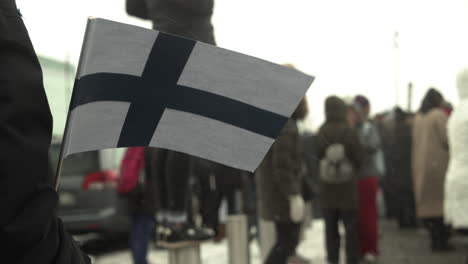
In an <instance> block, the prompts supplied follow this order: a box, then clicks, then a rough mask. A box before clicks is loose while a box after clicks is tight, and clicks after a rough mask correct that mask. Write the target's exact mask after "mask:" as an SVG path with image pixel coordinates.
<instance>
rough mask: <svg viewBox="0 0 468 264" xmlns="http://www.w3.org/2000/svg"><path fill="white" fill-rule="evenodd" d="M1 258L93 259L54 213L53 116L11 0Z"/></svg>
mask: <svg viewBox="0 0 468 264" xmlns="http://www.w3.org/2000/svg"><path fill="white" fill-rule="evenodd" d="M0 32H1V33H0V46H1V52H0V62H1V63H0V87H1V88H0V98H1V99H0V101H1V103H0V146H2V152H1V154H0V186H2V188H3V190H2V191H1V192H0V212H1V214H0V260H1V262H2V263H16V264H18V263H19V264H23V263H24V264H29V263H41V264H70V263H71V264H82V263H90V260H89V258H88V257H86V256H85V255H84V254H83V253H82V252H81V250H80V249H79V247H78V246H77V244H76V243H75V242H74V240H73V238H72V237H71V236H70V235H69V234H68V233H67V232H66V231H65V230H64V229H63V225H62V222H61V221H60V220H59V219H58V218H57V216H56V209H57V201H58V196H57V193H56V192H55V190H54V187H53V186H54V185H53V176H52V175H51V173H50V165H49V164H50V163H49V157H48V152H49V146H50V141H51V134H52V116H51V113H50V110H49V106H48V103H47V98H46V94H45V92H44V87H43V84H42V72H41V68H40V65H39V62H38V60H37V57H36V54H35V52H34V50H33V47H32V45H31V42H30V40H29V37H28V34H27V31H26V28H25V27H24V24H23V21H22V20H21V17H20V15H19V13H18V11H17V9H16V5H15V2H14V1H13V0H2V1H0Z"/></svg>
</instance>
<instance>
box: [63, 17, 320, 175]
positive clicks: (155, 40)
mask: <svg viewBox="0 0 468 264" xmlns="http://www.w3.org/2000/svg"><path fill="white" fill-rule="evenodd" d="M312 81H313V77H310V76H308V75H305V74H303V73H300V72H298V71H296V70H293V69H289V68H285V67H282V66H279V65H276V64H273V63H270V62H267V61H264V60H260V59H257V58H254V57H250V56H247V55H243V54H239V53H236V52H233V51H229V50H226V49H222V48H218V47H215V46H212V45H208V44H205V43H202V42H198V41H194V40H189V39H185V38H181V37H177V36H173V35H169V34H166V33H162V32H158V31H154V30H149V29H144V28H140V27H136V26H131V25H126V24H121V23H117V22H113V21H109V20H104V19H90V20H89V21H88V25H87V29H86V34H85V39H84V43H83V48H82V53H81V57H80V62H79V66H78V71H77V76H76V81H75V85H74V89H73V95H72V100H71V103H70V111H69V114H68V120H67V126H66V127H67V128H66V131H65V137H64V146H63V155H64V156H65V157H66V156H67V155H70V154H72V153H78V152H83V151H91V150H99V149H106V148H119V147H130V146H153V147H159V148H166V149H171V150H175V151H179V152H184V153H187V154H190V155H194V156H198V157H202V158H205V159H208V160H212V161H215V162H219V163H222V164H225V165H228V166H230V167H234V168H238V169H242V170H247V171H254V170H255V169H256V168H257V166H258V165H259V164H260V162H261V161H262V160H263V158H264V156H265V154H266V153H267V151H268V149H269V148H270V147H271V145H272V143H273V142H274V140H275V139H276V137H277V136H278V134H279V132H280V131H281V129H282V127H283V126H284V125H285V124H286V122H287V120H288V118H289V117H290V116H291V114H292V113H293V111H294V110H295V108H296V107H297V105H298V104H299V102H300V101H301V99H302V98H303V97H304V96H305V94H306V91H307V89H308V88H309V86H310V85H311V83H312Z"/></svg>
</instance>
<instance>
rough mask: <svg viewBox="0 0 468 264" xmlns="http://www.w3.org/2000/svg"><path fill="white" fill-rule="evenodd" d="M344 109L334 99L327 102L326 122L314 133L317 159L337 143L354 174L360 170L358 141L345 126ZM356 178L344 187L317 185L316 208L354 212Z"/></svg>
mask: <svg viewBox="0 0 468 264" xmlns="http://www.w3.org/2000/svg"><path fill="white" fill-rule="evenodd" d="M346 111H347V107H346V105H345V103H344V102H343V100H341V99H339V98H337V97H331V98H328V99H327V101H326V105H325V112H326V121H325V124H323V125H322V127H321V128H320V130H319V133H318V147H317V157H318V158H319V160H322V159H323V158H325V153H326V150H327V148H328V147H329V146H330V145H332V144H336V143H340V144H342V145H343V146H344V148H345V153H346V157H347V158H348V159H349V160H350V161H351V163H352V165H353V167H354V170H355V171H356V174H357V171H358V170H359V169H360V168H361V167H362V162H363V160H362V159H363V157H362V149H361V145H360V143H359V138H358V136H357V134H356V132H355V131H354V130H353V129H351V127H350V126H349V125H348V124H347V122H346ZM356 182H357V176H356V177H354V178H353V179H352V180H350V181H348V182H344V183H338V184H332V183H326V182H324V181H322V180H321V181H320V196H319V197H320V204H321V206H322V208H325V209H343V210H356V209H357V206H358V196H357V185H356V184H357V183H356Z"/></svg>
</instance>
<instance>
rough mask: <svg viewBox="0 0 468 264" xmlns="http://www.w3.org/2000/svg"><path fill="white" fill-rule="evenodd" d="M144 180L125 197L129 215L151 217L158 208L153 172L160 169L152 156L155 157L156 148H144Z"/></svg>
mask: <svg viewBox="0 0 468 264" xmlns="http://www.w3.org/2000/svg"><path fill="white" fill-rule="evenodd" d="M144 153H145V154H144V155H145V173H144V175H145V178H144V180H143V181H142V182H139V183H138V185H137V186H136V187H135V188H134V189H133V190H131V191H130V192H129V193H128V194H126V195H125V196H126V197H127V198H128V201H129V213H130V214H145V215H151V216H153V215H154V214H155V213H156V209H157V208H158V206H159V199H158V195H159V191H158V188H159V186H158V184H157V179H156V177H154V175H155V174H157V173H156V172H155V171H156V170H158V169H160V168H161V166H159V164H155V162H154V161H155V160H157V159H155V158H154V156H155V155H157V149H156V148H151V147H148V148H145V152H144Z"/></svg>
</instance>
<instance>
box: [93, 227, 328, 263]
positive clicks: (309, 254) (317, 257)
mask: <svg viewBox="0 0 468 264" xmlns="http://www.w3.org/2000/svg"><path fill="white" fill-rule="evenodd" d="M298 253H299V254H301V255H302V256H304V257H306V258H309V259H311V260H312V263H313V264H322V263H325V261H324V256H325V249H324V239H323V222H322V221H321V220H317V221H314V223H313V225H312V228H309V229H308V230H307V232H306V234H305V240H304V241H302V242H301V244H300V246H299V248H298ZM201 254H202V263H203V264H224V263H226V264H227V263H229V261H228V248H227V241H226V240H224V241H223V242H222V243H205V244H203V246H202V247H201ZM250 255H251V264H261V263H262V261H261V255H260V250H259V247H258V244H257V242H256V241H253V242H252V244H251V245H250ZM149 261H150V263H151V264H169V262H168V254H167V251H163V250H154V249H152V250H151V252H150V254H149ZM93 263H94V264H132V260H131V256H130V252H129V251H128V250H126V251H120V252H116V253H112V254H109V255H103V256H99V257H98V258H94V261H93ZM187 264H190V263H187Z"/></svg>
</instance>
